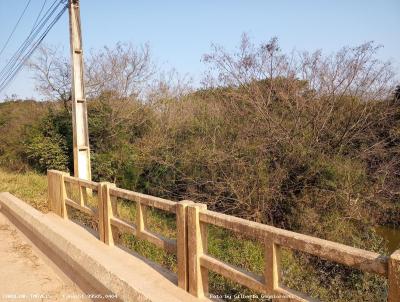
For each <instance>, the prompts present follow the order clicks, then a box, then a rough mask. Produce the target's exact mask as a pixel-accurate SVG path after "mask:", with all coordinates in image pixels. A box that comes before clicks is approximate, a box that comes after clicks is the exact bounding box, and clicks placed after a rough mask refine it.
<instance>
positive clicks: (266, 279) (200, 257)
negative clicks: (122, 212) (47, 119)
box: [48, 170, 400, 302]
mask: <svg viewBox="0 0 400 302" xmlns="http://www.w3.org/2000/svg"><path fill="white" fill-rule="evenodd" d="M48 182H49V188H48V193H49V207H50V209H51V211H53V212H55V213H57V214H58V215H60V216H61V217H64V218H68V215H67V209H66V207H67V206H70V207H73V208H75V209H77V210H79V211H82V212H83V213H85V214H88V215H91V216H93V217H96V218H97V219H98V223H99V237H100V239H101V240H102V241H104V242H105V243H106V244H108V245H111V246H112V245H113V244H114V240H113V233H112V231H113V230H112V227H114V228H116V229H118V230H119V231H121V232H126V233H129V234H132V235H134V236H136V237H137V238H139V239H142V240H145V241H148V242H150V243H152V244H154V245H155V246H157V247H159V248H162V249H163V250H165V251H166V252H168V253H173V254H176V256H177V265H178V285H179V286H180V287H181V288H183V289H184V290H186V291H189V292H190V293H191V294H193V295H194V296H197V297H202V296H204V295H205V294H206V293H208V272H209V271H212V272H215V273H217V274H219V275H221V276H224V277H226V278H228V279H229V280H232V281H234V282H237V283H239V284H241V285H243V286H245V287H247V288H249V289H251V290H254V291H257V292H260V293H264V294H270V295H284V296H286V297H287V298H288V299H289V301H316V300H315V299H312V298H311V297H308V296H307V295H305V294H304V293H301V292H298V291H296V290H293V289H290V288H287V287H286V286H285V285H283V284H281V268H280V261H281V260H280V256H281V249H282V248H287V249H290V250H296V251H300V252H304V253H307V254H310V255H313V256H315V257H318V258H321V259H325V260H328V261H333V262H336V263H339V264H342V265H345V266H348V267H351V268H355V269H359V270H361V271H363V272H368V273H373V274H378V275H381V276H384V277H385V278H387V279H388V301H389V302H399V301H400V250H398V251H396V252H395V253H393V254H392V255H390V256H389V257H387V256H383V255H380V254H377V253H374V252H370V251H366V250H362V249H358V248H354V247H351V246H347V245H344V244H340V243H336V242H332V241H328V240H323V239H319V238H316V237H312V236H308V235H303V234H299V233H296V232H291V231H287V230H283V229H279V228H276V227H273V226H269V225H264V224H261V223H257V222H252V221H248V220H245V219H241V218H237V217H233V216H229V215H225V214H221V213H217V212H213V211H209V210H207V207H206V206H205V205H202V204H195V203H193V202H191V201H180V202H178V203H177V202H173V201H171V200H167V199H163V198H158V197H154V196H150V195H146V194H142V193H138V192H132V191H129V190H125V189H121V188H117V187H115V185H113V184H110V183H96V182H93V181H87V180H83V179H78V178H75V177H71V176H69V175H68V174H67V173H63V172H59V171H54V170H50V171H48ZM66 183H67V184H75V185H78V186H79V194H80V200H79V203H78V202H75V201H74V200H72V199H71V198H69V197H68V196H67V193H66ZM86 189H88V190H94V191H97V194H98V208H97V209H93V208H90V207H88V206H87V205H86V203H85V200H86V201H87V197H88V196H87V194H86V193H87V191H85V190H86ZM117 198H121V199H126V200H129V201H132V202H134V203H135V205H136V220H135V223H130V222H128V221H125V220H124V219H122V218H119V217H116V216H115V215H116V214H117V213H116V211H117V207H116V202H117ZM148 207H153V208H156V209H160V210H163V211H166V212H168V213H174V214H175V215H176V228H177V237H176V238H177V239H176V240H175V239H169V238H164V237H163V236H161V235H160V234H156V233H154V232H152V231H150V230H149V229H148V228H147V219H146V217H147V214H146V209H147V208H148ZM208 225H214V226H217V227H221V228H224V229H227V230H231V231H233V232H235V233H236V234H239V235H240V236H246V237H249V238H252V239H255V240H257V241H258V242H260V243H261V244H263V247H264V262H265V265H264V272H263V276H259V275H257V274H254V273H252V272H248V271H246V270H243V269H241V268H238V267H235V266H233V265H231V264H229V263H225V262H223V261H221V260H218V259H216V258H214V257H212V256H210V255H209V254H208V250H207V246H208V236H207V232H208V231H207V226H208ZM278 300H279V299H278Z"/></svg>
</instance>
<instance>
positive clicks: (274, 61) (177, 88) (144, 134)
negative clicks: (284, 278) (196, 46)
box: [0, 36, 400, 301]
mask: <svg viewBox="0 0 400 302" xmlns="http://www.w3.org/2000/svg"><path fill="white" fill-rule="evenodd" d="M376 51H377V48H376V47H375V46H374V44H373V43H367V44H364V45H361V46H359V47H355V48H344V49H342V50H341V51H339V52H338V53H336V54H333V55H329V56H325V55H323V54H322V53H321V52H315V53H312V54H310V53H306V52H305V53H300V54H298V58H297V59H295V58H293V56H288V55H285V54H283V53H282V52H281V51H280V49H279V47H278V45H277V41H276V39H272V40H271V41H269V42H268V43H264V44H261V45H259V46H256V45H253V44H252V43H251V42H250V41H249V40H248V38H247V37H246V36H244V37H243V39H242V41H241V45H240V47H239V48H238V49H237V51H236V52H235V53H233V54H231V53H228V52H226V51H225V50H224V49H223V48H221V47H219V46H214V47H213V50H212V52H211V53H210V54H208V55H205V56H204V58H203V59H204V61H205V62H206V63H207V64H209V65H210V73H209V74H208V76H207V77H205V80H204V86H203V88H201V89H197V90H193V89H187V87H184V86H185V85H183V84H182V83H177V82H175V83H171V82H169V83H168V81H166V80H165V78H164V79H162V80H159V81H155V82H152V83H151V85H150V84H149V85H148V83H149V81H150V78H151V77H152V75H153V69H152V67H151V62H150V61H149V53H148V49H147V48H144V49H139V50H138V49H136V50H135V49H133V48H132V47H131V46H127V45H118V46H117V47H116V48H115V49H108V48H106V49H105V50H103V51H100V53H99V54H94V55H92V56H91V57H90V58H89V59H88V62H87V66H88V68H87V69H88V74H87V78H88V87H89V89H88V95H89V102H88V115H89V133H90V144H91V151H92V153H91V158H92V173H93V178H94V179H95V180H109V181H111V182H115V183H117V184H118V186H120V187H124V188H128V189H131V190H136V191H141V192H145V193H149V194H152V195H157V196H162V197H166V198H170V199H173V200H181V199H191V200H194V201H198V202H203V203H206V204H207V205H208V207H209V208H211V209H214V210H217V211H220V212H224V213H228V214H232V215H236V216H240V217H244V218H247V219H250V220H255V221H259V222H263V223H267V224H272V225H275V226H278V227H282V228H285V229H290V230H295V231H298V232H302V233H306V234H311V235H314V236H318V237H321V238H325V239H329V240H334V241H339V242H342V243H346V244H349V245H352V246H357V247H361V248H366V249H369V250H374V251H378V252H382V253H387V251H386V250H385V245H384V244H383V242H382V238H380V237H379V236H377V235H376V233H375V231H374V227H375V226H377V225H390V226H391V227H399V226H400V199H399V198H400V175H399V171H400V144H399V143H400V98H399V88H398V89H397V93H394V91H395V90H394V85H393V78H394V74H393V73H392V70H391V68H390V65H389V64H387V63H384V62H380V61H379V60H377V59H376V56H375V55H376ZM52 58H53V60H54V61H56V62H58V63H59V64H60V66H58V67H57V68H55V69H54V70H52V69H51V68H47V69H46V68H39V67H42V66H43V65H46V64H49V62H51V59H52ZM62 62H63V61H62V60H60V59H56V54H55V53H52V52H49V50H47V51H46V50H45V49H44V50H42V53H41V57H40V60H39V59H38V60H37V61H36V62H35V63H33V64H32V67H33V68H34V69H35V70H36V72H37V81H38V89H39V90H40V91H42V92H43V93H45V94H46V93H47V95H48V96H50V97H52V98H53V99H57V101H53V102H46V103H36V102H33V101H10V102H5V103H2V104H0V125H1V129H2V131H1V133H0V140H1V144H0V164H1V165H2V166H3V167H7V168H8V169H12V170H17V171H22V170H29V169H34V170H37V171H39V172H42V173H44V172H45V171H46V169H49V168H55V169H59V170H69V171H72V149H71V148H72V127H71V112H70V104H69V95H68V91H69V90H68V89H67V88H66V87H69V86H68V85H69V83H68V80H67V79H68V77H67V76H66V74H68V71H67V70H66V71H64V69H63V66H64V65H65V64H64V65H63V64H62ZM52 66H54V65H52ZM110 66H112V68H111V67H110ZM133 66H136V67H137V66H139V67H140V68H136V69H134V68H133ZM107 68H108V69H107ZM41 70H47V72H50V75H51V76H49V74H42V73H41ZM60 70H63V72H61V71H60ZM99 70H113V71H114V73H113V74H111V73H110V74H106V76H104V79H102V80H103V82H101V76H100V75H99ZM130 72H131V73H130ZM135 72H136V74H135ZM132 74H133V75H132ZM127 75H128V77H127ZM129 75H130V77H131V78H129ZM60 78H61V80H60ZM118 79H125V80H126V82H125V84H124V85H123V83H121V81H122V80H120V81H119V80H118ZM57 83H58V84H59V85H60V87H63V88H64V89H63V90H61V89H59V88H57ZM146 83H147V84H146ZM214 234H218V232H217V231H216V232H215V233H214ZM217 241H218V240H216V242H217ZM227 242H228V243H229V240H227V241H225V244H228V243H227ZM242 245H246V243H243V244H242ZM243 248H244V249H245V250H246V249H247V250H248V251H249V250H251V251H252V252H251V255H252V256H251V257H253V258H254V257H255V258H254V261H253V262H251V263H248V264H247V267H256V266H257V265H258V261H259V260H260V259H261V258H260V259H259V258H258V256H257V255H258V254H257V253H258V252H257V251H258V249H257V247H255V246H252V245H251V244H250V243H249V245H248V246H247V247H243ZM224 251H226V249H224ZM214 252H215V253H216V254H218V255H219V256H220V257H222V258H224V257H227V258H226V259H233V258H234V257H235V256H238V255H239V254H235V255H233V256H232V255H229V253H228V254H221V253H220V252H221V250H218V248H216V247H215V249H214ZM230 256H232V257H233V258H232V257H231V258H229V257H230ZM293 257H296V259H297V262H290V261H289V262H290V263H291V264H290V265H291V267H290V269H289V272H292V273H293V274H294V273H296V272H297V274H300V272H299V271H300V268H299V267H300V264H299V263H302V264H301V266H302V267H303V268H304V267H308V268H310V269H311V268H316V267H317V268H318V269H319V270H320V271H321V272H330V273H326V274H325V275H324V277H323V278H322V279H321V277H320V279H319V281H316V280H318V279H316V278H314V279H312V277H309V279H308V280H309V282H307V284H312V286H311V285H310V288H311V289H310V291H311V292H312V294H313V295H315V296H317V297H320V298H324V299H328V297H329V299H332V300H333V298H332V296H330V293H327V292H324V291H323V290H315V289H312V287H313V286H314V287H318V286H319V285H323V284H324V283H328V282H329V281H328V279H329V276H330V277H332V276H333V275H334V276H335V277H334V278H336V279H335V280H334V281H335V282H334V283H335V285H336V286H338V287H339V288H342V289H344V288H345V289H346V290H345V292H341V294H339V296H337V297H336V299H337V300H340V301H343V300H345V301H350V299H351V298H349V297H351V295H352V294H356V293H357V294H360V295H361V296H362V299H361V298H360V299H361V300H364V301H366V300H369V301H378V300H382V299H383V294H382V292H383V291H384V290H383V288H382V287H381V286H378V285H377V284H378V283H379V282H378V283H377V281H376V280H374V279H373V278H372V277H371V276H364V275H363V274H358V273H351V274H349V273H348V272H347V273H346V271H345V270H343V269H342V270H341V269H340V268H338V267H336V266H334V265H332V264H329V263H325V262H324V263H321V262H318V261H316V260H315V259H314V260H313V259H310V258H307V257H304V256H302V255H295V256H293ZM239 258H240V257H239ZM289 258H290V257H289ZM239 261H240V259H239ZM293 263H297V266H296V265H294V264H293ZM261 266H262V264H261ZM254 270H257V269H254ZM333 272H341V274H339V275H338V276H339V279H337V274H336V275H335V274H333ZM330 274H331V275H330ZM289 275H290V273H289ZM304 276H306V275H304ZM304 276H303V277H304ZM307 276H310V273H309V272H308V273H307ZM300 280H302V279H301V278H300V277H299V279H298V281H288V282H289V283H290V282H292V283H290V284H291V285H292V286H297V288H300V289H302V290H304V288H302V287H304V286H305V283H304V282H301V281H300ZM324 280H325V281H324ZM221 282H222V281H221ZM313 282H314V283H313ZM315 282H319V285H316V284H315ZM218 284H222V285H221V287H222V289H221V288H219V290H221V291H223V289H224V286H226V283H223V282H222V283H218ZM224 284H225V285H224ZM379 284H380V283H379ZM325 285H326V284H325ZM217 289H218V288H217ZM378 289H379V290H378ZM369 291H372V293H371V292H369ZM346 292H347V294H346Z"/></svg>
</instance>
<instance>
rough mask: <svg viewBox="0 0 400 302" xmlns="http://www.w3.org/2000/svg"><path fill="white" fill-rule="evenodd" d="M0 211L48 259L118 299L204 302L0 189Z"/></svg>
mask: <svg viewBox="0 0 400 302" xmlns="http://www.w3.org/2000/svg"><path fill="white" fill-rule="evenodd" d="M0 211H2V212H3V213H4V214H5V215H7V217H9V218H10V220H11V221H12V222H13V223H14V224H15V225H16V226H17V227H18V228H19V229H21V231H23V232H24V233H27V232H28V233H29V234H26V235H27V236H28V237H29V239H30V240H31V241H32V242H34V243H35V242H38V246H42V248H41V249H42V250H43V249H44V250H45V252H46V254H47V255H49V256H53V257H49V258H54V257H57V258H58V259H61V260H62V262H64V264H63V266H64V268H63V269H66V268H65V266H66V267H68V268H67V269H71V270H73V272H74V274H78V275H79V277H80V278H82V279H84V280H86V281H87V282H88V283H89V284H90V285H91V286H93V287H94V288H96V289H97V290H98V291H99V292H98V293H101V294H102V295H105V294H116V295H117V296H118V300H120V301H163V302H164V301H188V302H190V301H209V300H208V299H207V300H206V299H197V298H195V297H193V296H191V295H190V294H188V293H187V292H185V291H184V290H182V289H180V288H179V287H178V286H176V276H174V274H172V273H171V272H169V271H167V270H165V269H162V268H160V267H158V266H157V265H155V264H153V263H150V262H149V261H146V260H145V259H143V258H141V257H139V256H135V255H132V254H129V253H127V252H125V251H123V250H121V249H120V248H117V247H110V246H107V245H106V244H104V243H102V242H101V241H99V240H98V239H97V238H96V237H95V236H93V235H92V234H91V233H89V232H88V231H87V230H85V229H84V228H82V227H80V226H79V225H77V224H75V223H73V222H71V221H69V220H64V219H62V218H61V217H59V216H57V215H55V214H52V213H48V214H43V213H41V212H39V211H37V210H35V209H34V208H32V207H31V206H29V205H28V204H26V203H25V202H23V201H22V200H20V199H18V198H16V197H15V196H13V195H11V194H10V193H0ZM32 237H34V238H32ZM57 265H58V266H59V264H57ZM92 294H94V293H92ZM96 294H97V293H96ZM105 300H106V299H102V301H105ZM109 300H110V301H116V299H109Z"/></svg>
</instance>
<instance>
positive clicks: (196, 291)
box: [187, 204, 208, 298]
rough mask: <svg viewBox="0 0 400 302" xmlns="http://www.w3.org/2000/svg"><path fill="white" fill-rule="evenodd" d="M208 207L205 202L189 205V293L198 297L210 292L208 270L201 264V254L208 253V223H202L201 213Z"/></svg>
mask: <svg viewBox="0 0 400 302" xmlns="http://www.w3.org/2000/svg"><path fill="white" fill-rule="evenodd" d="M206 209H207V206H206V205H203V204H194V205H188V206H187V211H188V216H187V223H188V261H189V293H191V294H192V295H194V296H196V297H198V298H201V297H204V295H205V294H207V293H208V271H207V270H206V269H205V268H202V267H201V264H200V260H201V256H202V255H203V254H206V253H207V225H205V224H202V223H200V219H199V213H200V211H201V210H206Z"/></svg>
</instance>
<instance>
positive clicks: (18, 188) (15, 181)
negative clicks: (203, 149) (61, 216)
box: [0, 169, 49, 213]
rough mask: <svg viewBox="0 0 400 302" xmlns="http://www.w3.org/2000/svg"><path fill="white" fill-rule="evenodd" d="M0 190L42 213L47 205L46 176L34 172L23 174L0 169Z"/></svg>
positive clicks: (45, 210) (46, 208)
mask: <svg viewBox="0 0 400 302" xmlns="http://www.w3.org/2000/svg"><path fill="white" fill-rule="evenodd" d="M0 192H10V193H11V194H13V195H15V196H17V197H18V198H20V199H22V200H24V201H25V202H27V203H29V204H30V205H32V206H33V207H34V208H35V209H38V210H39V211H42V212H44V213H46V212H48V210H49V209H48V206H47V177H46V176H45V175H41V174H37V173H34V172H27V173H24V174H20V173H13V172H9V171H6V170H3V169H0Z"/></svg>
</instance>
